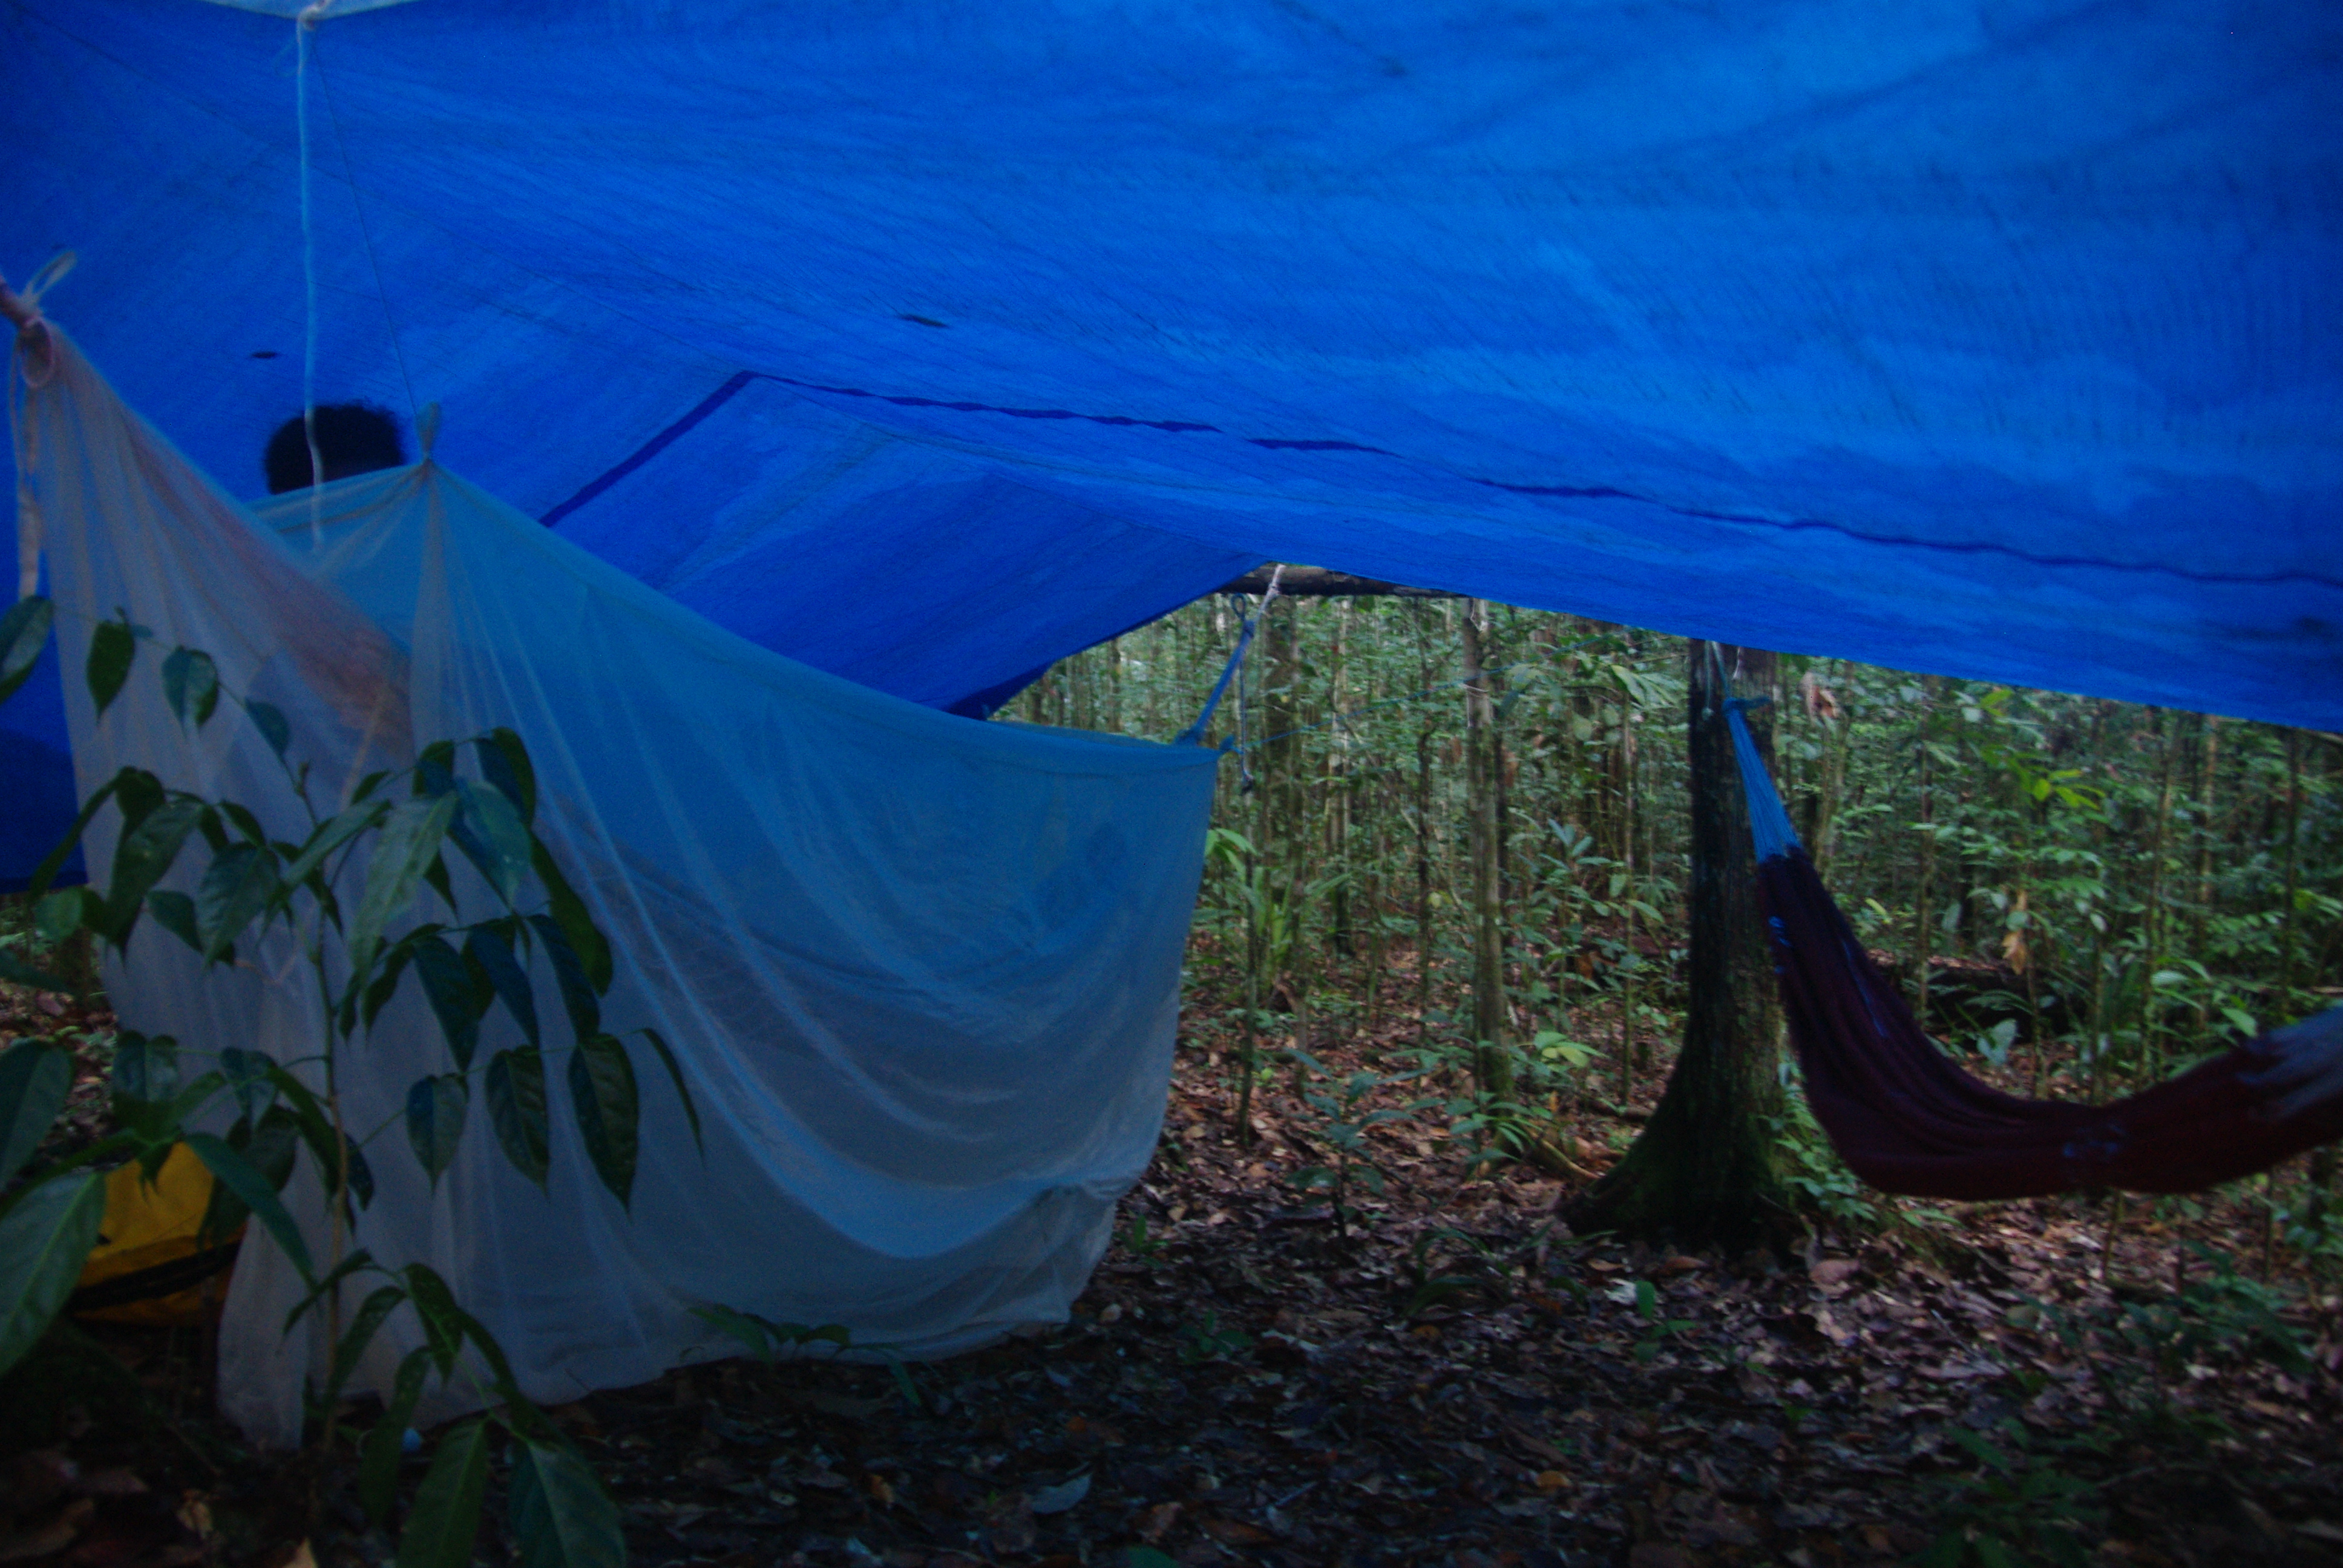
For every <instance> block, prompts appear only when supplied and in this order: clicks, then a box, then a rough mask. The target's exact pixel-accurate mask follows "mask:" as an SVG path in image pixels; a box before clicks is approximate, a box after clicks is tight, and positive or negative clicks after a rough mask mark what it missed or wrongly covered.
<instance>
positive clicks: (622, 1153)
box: [569, 1034, 641, 1203]
mask: <svg viewBox="0 0 2343 1568" xmlns="http://www.w3.org/2000/svg"><path fill="white" fill-rule="evenodd" d="M569 1098H570V1101H571V1102H572V1104H573V1106H574V1108H575V1109H576V1111H577V1112H578V1132H579V1133H580V1134H581V1135H582V1136H583V1137H584V1138H585V1140H586V1157H587V1158H588V1160H591V1161H593V1162H594V1173H595V1174H596V1175H597V1176H599V1177H600V1178H601V1179H602V1185H603V1186H605V1187H608V1189H609V1190H610V1191H611V1193H612V1195H613V1196H615V1197H616V1198H617V1199H618V1201H619V1202H621V1203H625V1202H628V1201H629V1200H630V1199H631V1197H632V1196H633V1193H634V1190H635V1156H636V1152H637V1146H636V1131H637V1130H636V1122H637V1120H638V1118H639V1115H640V1112H641V1101H640V1099H639V1096H638V1094H637V1092H636V1089H635V1064H634V1063H633V1062H631V1061H629V1060H627V1048H626V1047H625V1046H623V1045H621V1044H619V1043H618V1041H617V1040H613V1039H611V1038H610V1037H609V1036H608V1035H607V1034H598V1035H596V1036H595V1037H594V1038H593V1039H591V1040H584V1041H581V1042H580V1043H579V1045H578V1049H577V1050H574V1051H572V1052H570V1053H569Z"/></svg>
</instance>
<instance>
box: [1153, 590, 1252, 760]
mask: <svg viewBox="0 0 2343 1568" xmlns="http://www.w3.org/2000/svg"><path fill="white" fill-rule="evenodd" d="M1252 629H1253V617H1252V616H1247V617H1245V618H1244V628H1243V629H1242V631H1240V632H1238V633H1237V645H1236V647H1235V648H1232V649H1231V650H1230V653H1229V661H1228V662H1227V663H1226V664H1224V665H1222V666H1221V678H1219V679H1218V680H1216V681H1214V682H1212V695H1211V696H1209V697H1207V698H1205V699H1204V710H1203V711H1202V713H1199V714H1198V715H1196V722H1195V723H1193V724H1191V725H1190V726H1188V728H1187V729H1182V731H1180V735H1179V738H1178V739H1175V740H1174V741H1172V744H1173V745H1174V746H1202V744H1203V743H1204V728H1205V726H1207V725H1209V724H1210V723H1212V713H1213V711H1214V710H1215V709H1218V708H1219V707H1220V706H1221V699H1222V698H1223V697H1225V696H1227V695H1228V689H1229V682H1231V681H1232V680H1234V679H1235V678H1237V668H1238V667H1239V666H1240V665H1242V664H1243V663H1244V656H1245V649H1246V648H1248V647H1249V646H1251V645H1252Z"/></svg>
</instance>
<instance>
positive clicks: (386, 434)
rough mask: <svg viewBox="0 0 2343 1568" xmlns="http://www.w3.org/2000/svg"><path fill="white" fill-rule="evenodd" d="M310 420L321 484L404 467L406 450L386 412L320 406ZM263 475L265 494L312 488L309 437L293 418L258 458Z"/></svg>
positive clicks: (344, 405)
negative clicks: (314, 424)
mask: <svg viewBox="0 0 2343 1568" xmlns="http://www.w3.org/2000/svg"><path fill="white" fill-rule="evenodd" d="M315 417H316V420H317V456H318V458H319V460H320V467H322V469H323V471H324V474H325V482H326V483H327V484H330V483H332V482H333V481H334V480H336V479H347V478H348V477H350V476H351V475H352V474H371V473H373V472H374V471H375V470H376V469H377V468H397V467H402V466H404V465H405V463H406V462H407V445H406V443H405V442H403V441H401V440H400V439H399V437H398V421H397V419H396V418H395V417H392V415H391V412H390V410H389V409H387V408H377V407H375V406H374V405H373V404H371V403H321V404H319V405H318V406H317V410H316V414H315ZM260 462H261V467H264V468H266V470H267V471H268V493H269V494H270V495H272V496H281V495H283V494H284V493H285V492H286V491H287V490H306V489H307V488H308V487H309V486H310V484H311V482H312V481H311V479H310V467H309V436H308V432H307V430H306V429H305V428H304V427H303V426H302V421H301V416H299V415H298V414H296V415H294V416H293V417H291V418H290V419H287V420H286V421H285V423H283V424H282V425H279V426H278V427H277V434H275V435H274V436H271V437H268V450H267V452H266V454H264V455H263V457H261V460H260Z"/></svg>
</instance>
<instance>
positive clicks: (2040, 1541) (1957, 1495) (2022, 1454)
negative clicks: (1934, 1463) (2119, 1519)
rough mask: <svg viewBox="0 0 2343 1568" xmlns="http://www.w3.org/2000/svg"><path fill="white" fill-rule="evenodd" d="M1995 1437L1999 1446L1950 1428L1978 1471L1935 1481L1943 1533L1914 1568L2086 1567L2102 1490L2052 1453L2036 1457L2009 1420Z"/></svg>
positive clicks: (2028, 1438) (2023, 1432)
mask: <svg viewBox="0 0 2343 1568" xmlns="http://www.w3.org/2000/svg"><path fill="white" fill-rule="evenodd" d="M1996 1432H1997V1434H1998V1435H1999V1437H2000V1438H2001V1440H2002V1441H2001V1442H1999V1443H1996V1442H1991V1441H1989V1440H1988V1439H1987V1438H1986V1437H1984V1436H1981V1435H1980V1434H1978V1433H1976V1432H1971V1431H1969V1430H1968V1429H1967V1428H1966V1427H1962V1426H1949V1427H1946V1429H1945V1434H1946V1436H1947V1437H1949V1438H1950V1439H1952V1441H1953V1442H1956V1443H1957V1444H1959V1445H1960V1447H1961V1448H1962V1449H1964V1450H1965V1451H1966V1452H1967V1453H1968V1454H1969V1456H1970V1457H1971V1458H1973V1459H1974V1460H1975V1461H1976V1466H1977V1467H1976V1470H1974V1471H1972V1472H1971V1473H1969V1474H1967V1475H1965V1476H1960V1477H1956V1478H1953V1479H1951V1480H1948V1481H1944V1482H1940V1483H1938V1485H1939V1488H1940V1490H1941V1492H1942V1494H1943V1496H1942V1502H1941V1503H1940V1504H1939V1508H1938V1520H1939V1523H1940V1524H1941V1526H1942V1528H1941V1529H1940V1530H1939V1531H1938V1533H1937V1535H1936V1539H1935V1540H1934V1541H1933V1542H1931V1543H1929V1544H1928V1546H1927V1547H1926V1550H1924V1551H1922V1552H1921V1553H1920V1554H1919V1555H1918V1556H1916V1557H1915V1558H1913V1559H1912V1563H1913V1568H1965V1565H1966V1564H1970V1563H1974V1564H1976V1568H2019V1565H2020V1564H2024V1563H2057V1564H2061V1565H2070V1568H2084V1565H2085V1564H2087V1563H2089V1562H2090V1560H2091V1544H2093V1543H2094V1542H2093V1538H2092V1537H2091V1534H2090V1533H2091V1532H2092V1531H2093V1530H2094V1528H2095V1527H2096V1526H2097V1525H2098V1523H2100V1522H2101V1521H2102V1520H2103V1519H2104V1518H2105V1517H2106V1512H2105V1510H2103V1509H2101V1508H2099V1507H2097V1505H2096V1504H2095V1503H2092V1502H2091V1498H2092V1496H2093V1495H2094V1493H2096V1492H2097V1488H2096V1487H2095V1486H2094V1485H2093V1484H2092V1483H2089V1482H2087V1481H2084V1480H2082V1479H2081V1478H2079V1477H2077V1476H2075V1475H2071V1474H2069V1473H2066V1471H2064V1470H2062V1469H2060V1468H2059V1467H2058V1464H2057V1462H2056V1458H2055V1456H2054V1455H2053V1454H2052V1453H2051V1452H2044V1451H2037V1450H2036V1448H2035V1446H2034V1439H2033V1438H2032V1437H2031V1436H2030V1435H2029V1434H2028V1433H2027V1432H2026V1428H2025V1426H2024V1425H2023V1424H2022V1423H2020V1422H2017V1421H2016V1420H2014V1419H2013V1420H2005V1421H2003V1422H2001V1424H2000V1426H1999V1427H1998V1428H1997V1429H1996Z"/></svg>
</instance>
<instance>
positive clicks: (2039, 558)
mask: <svg viewBox="0 0 2343 1568" xmlns="http://www.w3.org/2000/svg"><path fill="white" fill-rule="evenodd" d="M752 381H771V382H775V383H778V384H779V385H780V386H783V387H797V388H798V389H799V390H800V391H806V392H820V393H822V394H825V395H826V396H829V397H870V398H875V399H877V400H878V401H880V402H882V403H890V404H893V405H895V406H896V407H902V408H940V409H944V410H946V411H948V412H950V413H955V414H1005V415H1007V416H1009V417H1011V418H1015V419H1081V420H1086V421H1088V422H1089V423H1091V424H1093V425H1119V426H1128V427H1135V428H1143V429H1149V430H1163V431H1168V432H1171V433H1173V434H1187V433H1189V432H1200V433H1203V434H1207V435H1214V436H1225V435H1228V434H1230V432H1228V431H1226V430H1223V429H1222V428H1221V427H1218V426H1216V425H1206V424H1202V423H1199V422H1197V421H1194V420H1187V419H1141V418H1136V417H1131V416H1129V415H1123V414H1084V413H1081V412H1079V411H1077V410H1074V409H1071V408H1012V407H1006V406H1004V405H1001V404H997V403H978V402H972V401H969V400H965V399H951V400H946V399H943V398H937V397H919V396H916V395H913V394H909V393H892V392H873V391H871V390H870V389H869V388H867V387H831V386H826V385H824V384H822V383H820V382H815V381H800V380H798V379H797V378H795V377H789V376H779V375H776V374H774V373H773V372H771V371H768V370H743V371H740V372H739V373H738V374H736V375H734V376H733V377H731V378H730V379H729V380H727V381H726V382H725V383H724V384H723V385H722V386H721V387H718V388H717V389H716V390H715V391H713V392H711V393H709V395H708V396H707V397H704V398H702V399H701V400H700V401H699V404H698V405H696V406H695V407H693V408H692V409H691V410H690V412H689V413H687V414H685V415H683V416H682V417H680V418H679V419H677V420H676V421H675V422H674V423H673V424H671V425H669V426H667V427H664V428H663V429H661V430H660V431H659V433H658V434H657V435H655V436H653V437H651V438H650V439H649V440H648V441H646V442H644V443H643V444H642V445H641V446H640V447H637V448H636V449H635V450H634V451H633V452H632V453H630V454H628V456H627V457H624V458H622V459H620V460H619V462H618V465H617V466H616V467H612V468H610V469H608V471H606V472H604V473H603V474H601V475H599V476H598V477H595V478H593V479H591V480H588V482H587V484H586V486H585V487H583V488H582V489H580V490H578V492H577V493H576V494H575V495H573V496H571V497H570V498H568V500H566V501H563V502H562V503H561V504H560V505H558V506H557V507H555V508H553V509H552V510H550V511H548V512H547V513H546V514H545V516H544V517H543V518H541V519H540V520H541V521H542V522H543V523H544V524H545V525H546V527H548V528H552V527H554V526H555V525H556V524H558V522H560V520H561V519H562V518H566V517H568V515H569V514H570V513H572V512H574V511H576V510H577V509H578V508H580V507H582V506H584V505H586V504H587V503H588V502H589V501H591V500H593V499H594V498H596V497H597V496H599V495H601V494H602V493H603V492H604V491H605V490H608V488H609V487H611V486H613V485H615V484H617V483H618V481H619V480H621V479H623V478H625V477H627V476H628V475H629V474H632V473H634V472H635V471H636V470H638V469H639V468H640V467H643V466H644V465H645V464H646V463H649V462H650V461H651V460H652V459H653V458H655V457H658V456H659V454H660V453H661V452H664V451H665V450H667V448H668V447H670V446H672V445H673V444H674V443H675V442H676V441H678V440H679V439H680V438H681V437H684V436H685V435H687V434H689V432H690V431H691V429H692V428H693V427H695V426H697V425H699V423H700V422H701V421H703V420H705V419H706V418H707V417H709V415H711V414H713V413H715V412H716V411H717V410H718V409H719V408H721V407H724V405H725V404H726V403H728V402H729V401H731V399H732V398H733V397H735V396H736V395H737V394H739V391H740V390H741V389H742V388H743V387H747V386H748V385H749V383H750V382H752ZM890 434H894V435H899V436H900V432H893V431H890ZM1236 439H1238V440H1241V441H1244V442H1246V443H1248V444H1249V445H1252V446H1255V447H1268V448H1270V449H1272V450H1275V451H1282V452H1363V453H1366V454H1369V455H1371V456H1374V457H1392V458H1394V459H1396V460H1398V461H1400V462H1409V463H1413V462H1420V461H1422V459H1418V458H1411V457H1406V456H1405V455H1404V454H1403V453H1399V452H1393V451H1391V450H1389V449H1387V448H1385V447H1364V446H1361V445H1359V444H1358V443H1357V442H1354V441H1320V440H1306V439H1290V438H1287V437H1271V436H1240V437H1236ZM1424 466H1425V467H1432V468H1440V467H1442V465H1439V464H1436V463H1425V464H1424ZM1457 477H1460V478H1463V479H1466V480H1468V481H1470V482H1471V483H1473V484H1475V485H1485V486H1487V487H1490V488H1491V489H1495V490H1504V491H1507V492H1509V493H1511V494H1513V495H1518V496H1554V497H1559V498H1569V499H1581V500H1618V501H1633V502H1634V503H1636V504H1637V505H1639V506H1646V507H1654V508H1658V509H1660V510H1661V511H1664V512H1667V513H1670V514H1672V515H1673V516H1675V517H1679V518H1692V519H1694V520H1695V521H1699V522H1706V523H1729V524H1734V525H1736V526H1739V527H1745V528H1771V529H1775V530H1777V531H1779V532H1783V533H1804V532H1826V533H1833V534H1837V535H1839V536H1840V537H1842V538H1849V539H1853V540H1855V541H1856V542H1858V543H1861V544H1866V545H1885V546H1887V547H1889V548H1896V549H1917V550H1929V551H1934V552H1937V553H1942V554H1946V555H1962V556H1999V557H2002V558H2005V559H2008V560H2016V561H2024V562H2025V563H2026V564H2027V565H2028V566H2037V567H2081V568H2093V569H2097V570H2103V571H2120V572H2156V573H2160V574H2163V575H2165V576H2168V577H2175V578H2180V579H2181V580H2183V581H2185V582H2200V583H2234V584H2240V585H2250V584H2257V583H2261V584H2268V583H2288V582H2293V583H2307V584H2312V585H2315V586H2317V587H2319V588H2343V578H2331V577H2328V576H2325V575H2323V574H2321V573H2318V572H2301V571H2288V572H2205V571H2191V570H2189V569H2187V568H2183V567H2176V566H2170V565H2167V564H2166V563H2164V562H2160V561H2119V560H2111V559H2107V558H2103V557H2098V556H2075V555H2044V554H2039V553H2036V552H2034V551H2030V550H2021V549H2016V548H2013V547H2011V546H2008V545H2000V544H1993V543H1989V542H1986V541H1984V540H1957V539H1916V538H1908V537H1906V536H1901V535H1896V534H1875V533H1869V532H1866V531H1865V530H1864V529H1861V528H1852V527H1849V526H1848V525H1847V524H1845V523H1835V522H1832V521H1830V520H1829V519H1828V518H1766V517H1759V516H1756V515H1755V514H1752V513H1747V512H1718V511H1705V510H1703V509H1701V508H1697V507H1679V506H1673V505H1671V504H1670V503H1668V502H1666V501H1663V500H1660V499H1657V498H1654V497H1651V496H1643V495H1637V494H1636V493H1635V492H1634V491H1633V490H1623V489H1619V488H1617V487H1614V486H1609V485H1519V484H1513V483H1511V482H1509V481H1507V480H1503V479H1491V478H1486V477H1482V476H1480V475H1477V474H1461V475H1458V476H1457ZM1312 564H1314V565H1324V564H1328V563H1323V562H1316V563H1312ZM1410 586H1411V587H1429V586H1436V585H1431V584H1411V585H1410Z"/></svg>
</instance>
